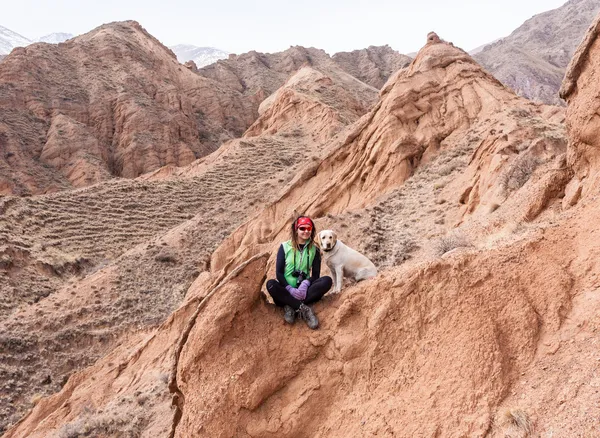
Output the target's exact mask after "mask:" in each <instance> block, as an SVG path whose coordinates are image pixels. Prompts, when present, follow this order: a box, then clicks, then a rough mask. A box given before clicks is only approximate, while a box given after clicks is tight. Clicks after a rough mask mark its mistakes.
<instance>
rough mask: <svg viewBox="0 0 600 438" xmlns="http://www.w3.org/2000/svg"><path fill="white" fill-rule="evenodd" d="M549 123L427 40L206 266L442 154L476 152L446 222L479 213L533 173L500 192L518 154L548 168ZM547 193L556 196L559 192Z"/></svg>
mask: <svg viewBox="0 0 600 438" xmlns="http://www.w3.org/2000/svg"><path fill="white" fill-rule="evenodd" d="M552 116H554V117H555V119H556V122H561V121H562V116H561V111H560V110H559V109H557V108H546V107H543V106H539V105H535V104H533V103H531V102H528V101H526V100H525V99H521V98H518V97H517V96H515V95H514V94H513V93H512V92H511V91H510V90H508V89H506V88H505V87H504V86H503V85H502V84H500V83H499V82H498V81H497V80H495V79H494V78H493V77H492V76H490V75H489V74H488V73H486V72H485V71H484V70H482V69H481V67H480V66H479V65H478V64H477V63H476V62H475V61H474V60H473V59H472V58H471V57H470V56H469V55H468V54H467V53H466V52H464V51H462V50H460V49H458V48H456V47H454V46H452V45H451V44H448V43H446V42H444V41H442V40H440V39H439V37H438V36H437V35H435V34H434V33H432V34H430V35H429V37H428V43H427V45H426V46H425V47H424V48H423V49H421V51H420V52H419V53H418V54H417V56H416V58H415V59H414V60H413V61H412V63H411V64H410V66H409V67H407V68H406V69H403V70H400V71H399V72H397V73H396V74H395V75H394V76H392V78H390V80H389V81H388V83H387V84H386V85H385V86H384V87H383V88H382V90H381V92H380V101H379V102H378V103H377V104H376V105H375V107H374V108H373V109H372V110H371V111H370V112H369V113H368V114H366V115H365V116H363V117H362V118H361V119H360V120H359V121H357V122H356V123H355V124H353V125H352V126H351V127H349V128H348V130H347V131H344V133H343V136H341V138H340V140H339V141H338V142H337V146H336V147H332V152H331V153H330V154H329V155H328V156H327V157H326V158H325V159H324V160H323V161H321V162H315V163H314V164H312V165H311V166H310V167H308V168H307V169H306V171H305V172H304V173H302V174H301V175H297V177H296V180H295V181H294V187H293V188H292V189H291V190H289V191H288V192H287V193H285V194H284V195H283V196H282V197H281V198H280V199H278V200H277V202H276V203H274V204H273V205H272V206H270V207H269V208H267V209H266V210H265V211H264V212H263V213H262V214H261V215H260V216H259V217H257V218H254V219H253V220H252V221H250V222H249V223H247V224H245V225H244V226H242V227H240V229H238V230H237V231H236V232H235V233H234V234H232V236H230V237H229V238H228V240H227V242H229V244H228V245H227V243H226V244H224V245H223V246H222V247H221V248H220V249H219V250H217V251H216V252H215V254H214V255H213V261H212V265H211V266H212V267H213V269H216V270H219V269H221V268H223V267H224V266H225V265H227V264H232V263H233V265H235V264H236V263H239V262H240V260H244V259H245V258H247V257H248V256H249V255H252V254H253V251H260V250H262V249H259V248H264V247H262V246H261V245H263V244H265V245H270V244H271V242H273V241H278V240H280V239H281V238H282V237H283V236H282V234H283V233H284V232H285V231H284V230H285V229H286V225H285V224H286V223H287V221H288V219H289V217H290V216H291V214H292V211H294V210H298V211H304V212H306V213H307V214H310V215H312V216H315V217H319V216H323V215H325V214H333V215H336V214H339V213H341V212H342V211H347V210H352V209H361V208H365V207H366V206H368V205H370V204H371V203H372V202H374V201H375V200H376V199H377V198H379V197H382V196H384V195H386V194H391V193H392V192H393V191H394V190H396V189H398V188H399V187H400V186H401V185H402V184H403V183H404V182H405V181H406V180H407V179H408V178H409V177H410V176H411V175H412V174H413V172H414V171H415V170H416V169H417V168H418V167H419V166H421V165H424V164H426V163H427V162H429V161H431V160H432V159H433V158H434V157H435V156H436V155H438V154H439V153H441V152H443V151H452V150H457V151H458V150H461V149H465V148H469V147H474V148H475V149H477V152H475V155H474V158H473V159H472V161H471V163H470V164H469V169H468V170H466V171H464V172H463V175H462V177H459V178H458V179H457V182H456V183H455V184H454V185H453V186H452V188H448V190H449V191H450V193H451V194H452V193H453V194H454V196H455V194H457V193H458V194H460V195H459V196H458V199H457V202H459V203H460V204H461V205H462V206H464V207H463V209H461V213H460V215H459V217H458V218H456V219H455V220H456V221H459V222H460V221H461V220H462V219H461V218H462V217H464V216H465V215H473V214H476V213H477V211H480V212H484V211H485V212H487V211H489V208H490V205H491V204H498V205H499V204H502V203H503V202H504V201H505V200H506V199H507V197H508V193H510V192H511V191H515V190H516V189H518V188H520V187H521V186H522V185H523V184H524V183H525V182H526V181H527V180H528V179H529V176H531V175H532V174H533V173H534V170H535V168H534V167H537V165H536V166H533V168H531V169H529V171H527V172H524V173H525V175H526V177H525V178H524V179H521V181H520V182H519V184H517V186H516V187H514V188H512V189H509V190H508V191H507V190H506V184H504V182H503V175H506V172H508V168H509V167H510V166H511V165H513V164H514V163H516V162H517V161H519V160H521V161H525V160H526V159H525V156H526V155H531V156H532V159H533V158H534V157H535V160H537V159H538V157H537V154H538V153H539V152H540V151H543V152H544V153H543V155H544V156H543V157H541V156H540V157H539V158H540V159H541V161H543V162H546V163H549V162H551V161H552V160H553V159H554V158H557V157H558V156H559V155H560V154H562V153H564V152H565V150H566V138H565V137H564V128H563V127H562V126H561V125H560V124H559V123H556V122H552V121H550V118H551V117H552ZM536 138H537V139H539V141H533V140H535V139H536ZM470 145H471V146H470ZM536 150H537V152H536ZM554 167H555V168H556V166H554ZM558 168H560V166H558ZM556 171H558V170H556ZM509 179H510V178H509ZM559 179H560V180H561V181H562V180H563V179H561V178H559ZM559 186H560V184H559ZM550 193H553V195H551V196H559V195H560V194H561V191H560V189H559V190H558V192H556V190H551V191H550ZM545 205H547V202H546V203H545ZM482 207H485V208H482ZM540 211H541V209H537V213H535V214H534V213H529V216H530V217H531V218H533V217H535V216H536V215H537V214H539V212H540ZM257 230H261V232H260V233H258V232H257ZM246 251H251V252H250V253H247V252H246Z"/></svg>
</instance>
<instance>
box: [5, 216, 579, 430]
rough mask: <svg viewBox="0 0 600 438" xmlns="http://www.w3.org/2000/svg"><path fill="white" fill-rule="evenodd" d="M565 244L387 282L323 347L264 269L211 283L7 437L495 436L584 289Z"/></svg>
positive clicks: (456, 263)
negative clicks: (266, 293) (275, 293)
mask: <svg viewBox="0 0 600 438" xmlns="http://www.w3.org/2000/svg"><path fill="white" fill-rule="evenodd" d="M573 224H575V222H573ZM566 230H568V227H563V228H557V227H554V228H552V229H549V230H548V231H546V232H542V233H538V234H535V235H533V236H530V237H529V238H528V239H525V240H521V241H520V242H518V243H515V244H513V245H511V246H508V247H504V248H502V249H501V250H496V251H484V252H480V251H467V252H462V253H455V254H453V255H449V256H447V257H444V258H443V259H439V260H437V261H435V262H433V263H427V264H422V265H419V266H414V267H413V268H409V269H402V268H395V269H393V270H389V271H388V272H386V273H384V274H383V275H381V276H379V277H378V278H377V279H374V280H370V281H368V282H364V283H361V284H359V285H357V286H355V287H352V288H349V289H347V290H346V291H345V292H344V293H343V294H340V295H336V296H333V297H330V298H327V299H326V300H325V301H324V302H322V303H320V304H319V305H317V312H318V313H319V315H320V316H321V321H322V326H321V328H320V330H319V331H316V332H310V331H309V330H308V329H307V328H305V327H300V326H285V325H283V322H282V320H281V318H280V315H279V314H278V311H277V310H276V309H275V308H274V307H273V306H271V305H268V304H266V303H265V302H264V300H262V299H261V296H262V294H261V293H260V289H261V284H262V282H263V280H264V272H265V263H266V256H265V255H257V256H256V257H255V258H253V259H251V260H248V261H246V262H244V263H243V264H241V265H240V266H238V267H236V268H235V269H232V272H231V274H230V275H228V276H226V277H225V276H224V275H223V274H222V273H219V274H216V275H215V277H214V278H212V279H208V278H206V277H202V278H201V279H199V280H198V281H197V282H196V283H195V284H194V285H193V286H192V287H191V288H190V291H189V294H188V297H189V298H188V300H187V301H186V303H185V304H184V305H182V307H181V308H180V309H178V310H177V311H176V312H175V313H174V314H173V315H172V316H171V317H170V318H169V319H168V320H167V321H166V322H165V323H164V324H163V325H162V326H161V327H159V328H158V329H157V330H156V331H155V332H153V333H151V334H149V335H148V336H146V338H145V339H139V340H132V343H131V344H129V345H124V346H123V347H122V348H120V349H118V350H115V352H113V353H112V354H111V355H110V356H108V357H106V358H105V359H103V360H101V361H99V362H98V363H97V364H96V365H94V366H93V367H91V368H89V369H87V370H85V371H83V372H81V373H78V374H76V375H75V376H73V377H72V378H71V379H70V380H69V382H68V383H67V385H66V386H65V388H64V389H63V390H62V391H61V392H60V393H59V394H57V395H55V396H53V397H51V398H48V399H46V400H42V401H40V402H39V403H38V404H37V406H36V407H35V408H34V409H33V411H32V412H31V414H30V415H29V416H27V417H26V418H24V419H23V420H22V421H21V422H20V423H19V424H17V425H16V426H15V427H14V428H12V429H11V430H9V431H8V432H7V434H6V435H5V436H6V437H7V438H8V437H10V438H15V437H25V436H27V437H42V436H49V435H52V434H59V433H63V434H64V433H66V431H73V433H76V432H79V431H81V432H83V431H93V432H96V433H98V434H108V435H119V434H126V433H128V431H132V430H135V431H137V433H144V432H145V433H147V434H151V433H152V434H154V436H175V437H184V436H192V435H207V436H214V435H219V434H222V435H223V436H298V435H306V436H315V435H320V434H324V435H327V436H334V437H335V436H360V435H384V436H388V435H390V436H391V435H394V436H406V437H409V436H416V435H426V434H427V435H429V434H435V433H437V434H440V435H444V436H463V435H485V434H486V433H490V432H491V431H492V430H497V429H499V428H500V427H501V426H500V425H501V422H500V421H497V417H498V416H500V417H501V413H500V412H499V411H498V409H497V408H498V406H499V405H500V403H501V402H502V401H503V400H504V399H505V397H507V396H508V395H509V394H510V392H511V388H512V384H513V383H514V382H517V381H518V379H519V378H520V376H521V375H522V374H523V373H524V372H525V370H527V367H528V364H529V363H530V361H531V360H532V359H533V358H534V356H535V352H536V348H537V345H538V340H539V339H540V337H541V336H542V334H556V333H557V332H558V330H559V329H560V327H561V324H562V322H563V321H564V320H565V316H566V315H567V313H568V311H569V309H570V307H571V298H572V296H573V295H574V294H575V293H576V292H577V291H578V290H579V289H578V288H579V287H580V284H579V283H578V282H577V281H576V279H577V278H581V276H582V275H584V272H585V271H584V269H583V266H579V263H581V262H582V261H583V258H584V257H587V254H588V253H587V252H586V256H583V255H582V256H577V254H583V253H582V252H580V249H581V248H584V247H587V245H588V243H589V236H588V235H587V234H586V233H582V234H580V235H577V236H576V238H575V239H573V238H565V237H566V235H565V232H567V233H568V231H566ZM557 245H559V246H560V248H561V250H560V251H557V247H558V246H557ZM532 251H535V253H536V254H537V255H539V257H526V254H529V253H531V252H532ZM572 262H574V263H572ZM565 265H570V266H572V267H573V269H570V270H565V269H563V266H565ZM579 267H581V269H579ZM290 337H292V338H293V339H294V342H290ZM134 341H137V342H134ZM457 341H458V342H457ZM166 381H168V382H169V384H168V386H167V385H166V384H165V383H164V382H166ZM171 396H173V399H174V404H175V410H174V411H171V412H169V406H170V404H171ZM84 401H86V402H87V403H84ZM139 406H144V408H143V409H140V408H139ZM571 425H572V423H571ZM497 431H498V432H500V430H497Z"/></svg>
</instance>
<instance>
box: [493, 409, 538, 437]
mask: <svg viewBox="0 0 600 438" xmlns="http://www.w3.org/2000/svg"><path fill="white" fill-rule="evenodd" d="M496 422H497V427H498V428H499V429H500V430H501V431H502V435H503V436H504V437H505V438H528V437H531V436H533V431H534V427H533V422H532V421H531V419H530V418H529V415H528V414H527V412H525V411H524V410H522V409H517V408H515V409H513V408H509V409H505V410H504V411H503V412H502V413H501V414H500V415H499V418H498V419H497V420H496Z"/></svg>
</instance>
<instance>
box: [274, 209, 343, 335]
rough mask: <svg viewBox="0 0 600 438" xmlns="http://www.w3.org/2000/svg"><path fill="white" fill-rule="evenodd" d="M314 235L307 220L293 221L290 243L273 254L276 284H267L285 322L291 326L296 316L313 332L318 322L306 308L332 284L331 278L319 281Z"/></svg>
mask: <svg viewBox="0 0 600 438" xmlns="http://www.w3.org/2000/svg"><path fill="white" fill-rule="evenodd" d="M315 235H316V230H315V224H314V223H313V221H312V219H311V218H309V217H308V216H300V217H299V218H297V219H296V220H295V221H294V222H293V223H292V229H291V239H290V240H288V241H287V242H283V243H282V244H281V246H280V247H279V251H278V252H277V263H276V264H275V272H276V275H277V280H269V281H267V290H268V291H269V294H270V295H271V297H273V301H274V302H275V304H276V305H277V306H279V307H283V309H284V315H283V318H284V319H285V322H287V323H288V324H293V323H294V321H295V320H296V312H298V313H299V314H300V316H301V317H302V319H304V320H305V321H306V323H307V325H308V327H310V328H311V329H313V330H315V329H316V328H317V327H319V320H318V319H317V317H316V315H315V313H314V311H313V310H312V309H311V308H310V307H309V306H308V304H311V303H315V302H317V301H319V300H320V299H321V298H323V295H325V294H326V293H327V291H329V289H331V284H332V281H331V277H321V253H320V250H319V247H318V246H317V243H316V242H315ZM311 273H312V275H311Z"/></svg>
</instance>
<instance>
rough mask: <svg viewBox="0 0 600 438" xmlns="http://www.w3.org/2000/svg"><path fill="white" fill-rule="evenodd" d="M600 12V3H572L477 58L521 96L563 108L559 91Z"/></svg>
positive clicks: (523, 27)
mask: <svg viewBox="0 0 600 438" xmlns="http://www.w3.org/2000/svg"><path fill="white" fill-rule="evenodd" d="M598 12H600V2H599V1H598V0H570V1H568V2H566V3H565V4H564V5H563V6H561V7H560V8H558V9H554V10H551V11H548V12H544V13H542V14H539V15H536V16H534V17H533V18H530V19H529V20H527V21H526V22H525V23H523V25H521V26H520V27H519V28H517V29H516V30H515V31H514V32H513V33H511V34H510V35H509V36H508V37H506V38H502V39H501V40H499V41H497V42H494V43H491V44H489V45H486V46H485V47H483V49H482V50H481V51H480V52H479V53H477V54H475V56H474V58H475V59H476V60H477V61H478V62H479V63H480V64H481V65H483V66H484V67H485V68H486V69H487V70H488V71H489V72H490V73H492V74H493V75H494V76H495V77H496V78H497V79H498V80H500V81H501V82H502V83H504V84H505V85H507V86H509V87H511V88H512V89H513V90H514V91H515V92H516V93H517V94H519V95H521V96H524V97H527V98H528V99H531V100H534V101H538V102H545V103H549V104H558V105H561V104H562V101H561V100H560V98H559V97H558V89H559V88H560V84H561V82H562V79H563V76H564V74H565V70H566V68H567V64H568V63H569V61H570V59H571V57H572V56H573V53H574V52H575V49H576V48H577V46H578V45H579V43H580V41H581V39H582V37H583V35H584V33H585V31H586V30H587V28H588V26H589V25H590V24H591V23H592V21H593V20H594V18H595V17H596V15H597V14H598ZM475 50H476V49H475ZM472 52H473V51H471V53H472Z"/></svg>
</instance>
